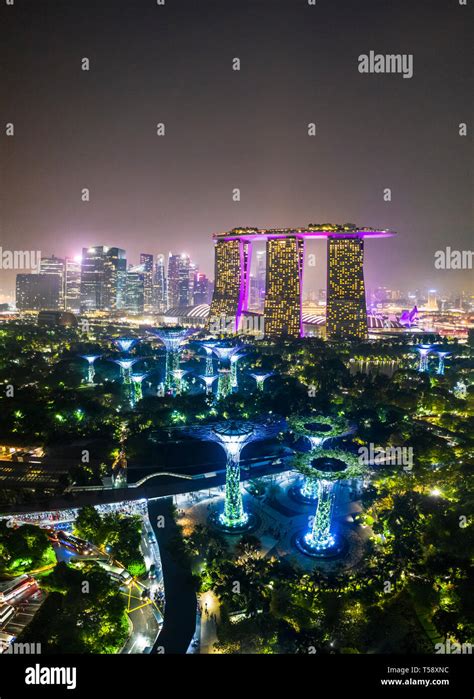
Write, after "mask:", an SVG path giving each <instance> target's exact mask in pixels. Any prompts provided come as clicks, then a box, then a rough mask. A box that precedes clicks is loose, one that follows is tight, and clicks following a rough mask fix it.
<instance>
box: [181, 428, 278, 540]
mask: <svg viewBox="0 0 474 699" xmlns="http://www.w3.org/2000/svg"><path fill="white" fill-rule="evenodd" d="M279 426H280V425H279V423H277V422H273V423H270V422H269V423H257V422H251V421H241V420H235V421H234V420H229V421H226V422H219V423H216V424H213V425H202V426H201V425H199V426H196V427H194V428H190V429H189V432H190V434H192V435H194V436H196V437H201V438H202V439H211V440H213V441H215V442H218V443H219V444H220V445H221V446H222V448H223V449H224V451H225V453H226V456H227V462H226V480H225V503H224V511H223V512H222V513H221V514H220V515H219V517H218V519H217V521H216V524H217V525H218V526H220V527H222V528H223V529H225V530H226V531H228V532H230V533H239V532H241V531H243V530H245V529H247V528H248V527H249V526H252V524H253V522H252V517H251V516H250V515H249V514H248V513H247V512H245V510H244V507H243V503H242V493H241V490H240V453H241V451H242V449H243V448H244V446H245V445H246V444H249V443H250V442H253V441H255V440H257V439H266V438H268V437H271V436H273V435H275V434H276V433H277V431H278V429H279Z"/></svg>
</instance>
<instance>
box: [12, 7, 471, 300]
mask: <svg viewBox="0 0 474 699" xmlns="http://www.w3.org/2000/svg"><path fill="white" fill-rule="evenodd" d="M24 4H25V6H26V7H25V10H24V11H27V12H28V17H29V18H30V19H31V21H32V22H33V23H34V25H35V32H34V33H33V34H26V35H25V36H24V37H23V45H22V54H21V60H19V58H18V55H17V53H16V50H17V44H16V41H15V40H14V38H13V37H14V36H15V35H16V33H17V30H19V28H20V23H21V21H22V12H21V11H16V12H15V13H12V12H10V13H9V11H8V9H5V8H3V9H2V12H3V13H4V14H5V19H6V23H7V25H8V29H9V31H8V33H7V34H8V35H7V37H6V41H5V46H4V52H5V63H6V65H7V66H8V72H7V75H6V80H5V83H4V89H6V90H7V93H8V95H9V96H10V95H11V97H9V99H8V101H7V100H2V104H8V108H6V107H4V108H2V112H1V113H2V118H3V121H4V123H6V124H13V125H14V127H15V129H14V135H13V136H11V137H6V136H5V137H3V138H2V139H1V140H0V149H1V157H2V162H3V163H4V177H3V181H2V194H3V200H4V201H3V207H2V208H3V223H2V231H1V244H2V246H3V248H4V249H7V250H9V249H16V247H18V245H19V244H20V243H21V246H22V249H35V250H37V249H40V250H41V251H42V253H43V255H49V254H51V252H52V250H53V247H54V248H55V250H54V252H55V254H56V255H57V256H60V257H65V256H68V257H74V255H77V254H78V252H79V249H80V247H82V246H86V247H87V246H89V245H99V244H108V245H111V246H112V245H113V246H117V247H120V248H123V249H127V252H128V254H129V255H130V259H132V258H133V259H136V260H138V258H139V255H140V253H141V252H142V251H143V250H148V251H149V252H153V253H155V252H156V251H159V250H163V251H167V250H168V248H169V241H170V240H172V241H173V246H174V247H175V249H176V248H177V249H178V250H179V251H185V252H186V253H187V254H189V255H190V256H191V257H192V258H193V259H194V260H195V262H196V263H197V265H198V266H199V268H200V269H201V270H202V271H203V272H204V273H205V274H206V275H207V276H211V275H212V267H213V260H212V247H211V244H210V237H211V235H212V234H213V233H215V232H216V231H219V230H229V229H231V228H232V227H234V226H239V225H250V226H270V227H282V226H287V225H294V224H295V223H299V222H301V223H304V221H310V220H323V221H324V220H335V221H353V220H355V221H361V222H364V221H370V222H372V225H376V226H380V227H382V228H393V229H395V230H397V231H398V232H399V236H398V238H397V239H396V240H394V241H391V243H390V253H389V255H390V264H389V265H387V264H386V257H385V253H382V252H381V251H377V250H375V249H374V250H367V268H368V270H370V272H369V276H368V278H367V280H366V281H367V285H368V286H378V285H381V284H382V283H388V285H389V286H395V287H402V288H403V287H406V286H408V284H409V282H410V281H411V280H412V279H413V278H414V277H415V276H416V277H417V279H419V284H420V285H422V286H426V287H427V288H439V287H443V289H446V290H447V291H454V290H461V289H469V288H470V287H471V288H472V286H471V285H472V282H471V277H472V270H470V269H468V270H466V269H464V270H449V269H445V270H440V269H436V268H435V266H434V256H435V254H436V252H437V251H438V250H444V249H445V248H446V246H447V245H448V244H449V245H451V246H452V247H453V249H456V250H461V251H462V250H467V249H469V248H470V247H471V246H472V242H471V212H470V206H469V200H470V197H469V192H470V161H469V149H468V148H466V147H465V146H466V141H467V139H468V138H469V136H467V137H463V136H462V135H460V128H459V125H460V124H462V123H464V122H467V120H468V113H469V110H468V104H467V100H466V95H467V93H468V90H467V85H468V82H467V81H468V68H467V65H466V62H465V61H464V58H463V56H464V53H463V51H464V49H465V48H467V45H468V44H467V41H468V32H467V23H466V21H465V19H464V15H463V8H461V7H460V8H458V11H457V12H456V13H453V12H451V10H450V8H448V7H444V6H442V5H441V4H436V3H435V4H434V5H433V3H427V2H424V1H421V2H419V3H417V4H416V6H415V7H413V5H412V3H409V2H408V1H406V2H405V1H402V2H401V3H400V4H399V5H398V7H397V8H389V7H385V5H384V6H383V7H381V5H380V3H379V2H375V0H368V2H367V3H366V4H365V11H364V15H363V17H362V16H361V17H358V15H357V13H356V12H353V11H351V10H347V11H346V12H345V13H344V14H343V15H341V13H339V12H338V9H337V8H336V7H330V6H327V7H325V6H320V7H314V8H312V7H307V8H299V7H296V6H291V4H289V3H285V2H274V3H272V9H271V11H268V8H267V7H266V5H265V3H246V2H241V3H239V4H238V6H236V7H235V8H232V9H231V10H229V8H225V9H224V8H222V7H220V6H219V3H216V2H211V1H210V0H209V1H207V2H204V1H203V2H202V3H200V10H199V11H197V10H196V8H195V7H194V4H193V3H191V2H189V0H187V1H185V0H183V2H181V3H180V4H179V6H175V5H174V4H171V5H169V4H168V5H167V6H166V8H156V7H150V6H149V4H148V3H145V2H137V3H135V4H134V6H133V7H131V6H130V5H129V3H126V2H124V1H118V2H115V3H113V6H112V5H105V6H104V8H103V11H102V12H103V17H102V21H104V22H105V23H106V24H107V26H108V27H109V28H110V35H108V38H107V41H106V42H105V45H104V44H103V41H102V40H103V37H102V35H101V34H100V32H98V31H97V25H96V12H95V6H94V4H93V3H91V2H90V1H89V0H87V1H86V2H84V3H81V6H80V8H79V7H74V6H73V5H71V6H69V7H68V8H67V10H64V8H63V11H62V12H61V13H60V14H59V13H56V12H55V10H54V2H51V1H48V0H46V1H45V2H43V3H41V7H40V6H38V5H37V4H35V3H32V2H26V3H24ZM405 6H406V8H407V11H409V14H410V17H411V22H410V24H409V25H408V26H406V25H405V23H404V21H403V17H404V13H403V11H402V10H403V7H405ZM428 7H429V11H427V9H428ZM26 8H27V9H26ZM205 9H207V10H208V13H206V12H205V11H204V10H205ZM160 13H161V14H160ZM163 13H165V14H163ZM205 17H209V21H206V19H205ZM336 20H337V28H338V29H337V51H334V42H333V28H334V26H336ZM177 24H179V27H180V36H181V37H182V41H180V42H179V43H177V44H176V45H174V44H173V42H172V41H170V36H171V35H172V33H170V32H169V28H170V26H176V25H177ZM124 26H127V30H126V31H124V30H123V27H124ZM287 26H290V27H291V31H292V32H293V33H294V35H295V41H297V42H298V51H294V50H293V46H292V43H291V42H286V41H285V27H287ZM379 27H383V32H382V33H379V34H378V41H377V48H378V49H379V50H380V51H384V50H386V51H387V52H390V51H392V50H393V49H394V39H395V37H396V42H395V43H396V45H397V50H399V51H407V52H409V53H410V54H413V66H414V70H413V76H412V78H411V79H410V80H404V79H403V78H402V77H401V76H385V77H384V78H383V79H382V76H377V75H364V74H361V73H360V72H359V71H358V56H359V54H360V52H361V51H362V50H364V51H366V53H369V50H370V49H371V48H372V47H373V39H372V37H373V30H374V28H379ZM441 29H442V32H441ZM257 35H259V36H260V40H259V41H258V42H256V41H254V37H255V36H257ZM315 36H316V37H317V41H313V37H315ZM431 36H434V37H436V38H435V39H433V40H431V39H430V37H431ZM66 37H67V40H66ZM356 38H357V41H356ZM45 46H47V47H48V48H47V49H44V47H45ZM276 47H277V48H276ZM435 47H436V50H434V48H435ZM84 57H86V58H87V59H88V60H89V62H90V65H89V70H87V71H85V70H82V60H83V58H84ZM236 57H238V58H239V59H240V61H241V66H240V71H236V70H233V61H234V59H235V58H236ZM329 57H330V61H328V58H329ZM211 68H212V69H211ZM202 74H205V75H206V81H205V83H203V82H202V80H201V79H200V76H201V75H202ZM63 94H66V95H67V98H66V99H64V97H63ZM135 96H136V97H137V99H135ZM216 103H218V104H219V105H220V108H219V110H217V111H218V114H217V113H216V110H215V105H216ZM322 104H323V105H324V108H321V105H322ZM250 105H251V107H250V108H249V106H250ZM158 124H163V125H164V128H165V133H164V135H163V136H158V135H157V125H158ZM309 124H314V129H315V135H314V136H310V135H309V133H308V125H309ZM83 188H87V189H88V190H89V193H90V199H89V201H87V202H85V201H82V199H81V192H82V190H83ZM236 188H237V189H239V190H240V201H234V199H233V191H234V189H236ZM387 188H388V189H390V190H391V201H386V200H384V190H385V189H387ZM447 202H449V206H447V205H446V203H447ZM15 246H16V247H15ZM308 250H309V251H311V252H313V253H314V254H315V255H316V258H317V263H316V265H317V266H316V269H315V274H316V275H318V276H320V274H321V270H323V268H324V262H323V258H324V253H320V252H319V251H320V246H319V244H318V243H315V242H308ZM319 265H320V266H319ZM311 275H312V270H308V274H307V277H308V281H310V280H311ZM0 286H1V287H2V289H3V290H4V292H5V290H10V291H11V290H12V289H13V287H14V274H12V273H11V272H9V271H7V270H2V272H1V275H0Z"/></svg>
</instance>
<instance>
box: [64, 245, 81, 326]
mask: <svg viewBox="0 0 474 699" xmlns="http://www.w3.org/2000/svg"><path fill="white" fill-rule="evenodd" d="M80 307H81V263H80V262H78V261H77V260H70V259H69V258H66V276H65V279H64V308H65V310H66V311H72V312H73V313H79V310H80Z"/></svg>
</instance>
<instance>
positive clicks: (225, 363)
mask: <svg viewBox="0 0 474 699" xmlns="http://www.w3.org/2000/svg"><path fill="white" fill-rule="evenodd" d="M240 349H241V348H240V347H236V346H235V345H233V346H230V347H223V346H216V347H213V348H212V351H213V352H214V353H215V355H216V356H217V358H218V360H219V369H218V375H219V380H218V382H217V400H220V399H221V398H225V397H226V396H228V395H229V393H232V363H231V360H232V357H233V356H235V355H237V354H238V353H239V351H240Z"/></svg>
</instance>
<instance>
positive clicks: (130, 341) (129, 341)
mask: <svg viewBox="0 0 474 699" xmlns="http://www.w3.org/2000/svg"><path fill="white" fill-rule="evenodd" d="M114 342H115V343H116V345H117V346H118V348H119V350H120V351H121V352H130V350H131V349H132V347H134V346H135V345H136V344H137V342H138V340H137V339H136V338H134V337H119V338H117V339H116V340H114Z"/></svg>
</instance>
